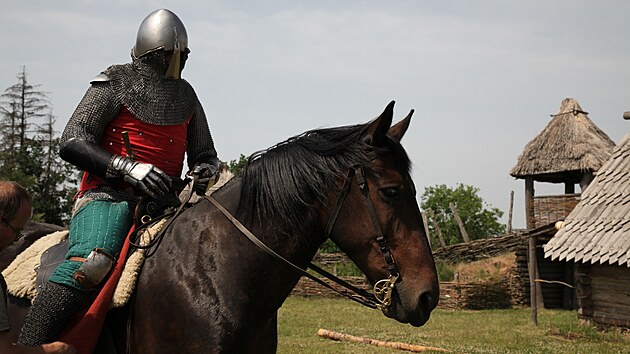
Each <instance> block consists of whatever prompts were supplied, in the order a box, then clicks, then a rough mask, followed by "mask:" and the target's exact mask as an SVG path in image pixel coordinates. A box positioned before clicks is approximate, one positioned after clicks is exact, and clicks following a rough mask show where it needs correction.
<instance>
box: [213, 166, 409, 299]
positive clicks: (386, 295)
mask: <svg viewBox="0 0 630 354" xmlns="http://www.w3.org/2000/svg"><path fill="white" fill-rule="evenodd" d="M355 177H356V180H357V186H358V187H359V189H360V190H361V192H362V193H363V195H364V197H365V200H366V204H367V208H368V211H369V214H370V219H371V221H372V225H373V226H374V230H375V231H376V242H377V243H378V246H379V248H380V250H381V253H382V254H383V257H384V258H385V262H386V264H387V269H388V271H389V276H388V277H387V278H386V279H381V280H379V281H377V282H376V284H374V289H373V294H371V293H369V292H367V291H365V290H364V289H360V288H357V287H355V286H353V285H351V284H349V283H347V282H345V281H344V280H342V279H340V278H338V277H337V276H335V275H333V274H331V273H329V272H327V271H325V270H323V269H322V268H320V267H318V266H316V265H315V264H313V263H311V264H310V265H309V266H308V268H310V269H312V270H313V271H315V272H317V273H319V274H320V275H322V276H323V277H325V278H327V279H329V280H331V281H333V282H335V283H337V284H338V285H340V286H342V287H343V288H345V290H344V289H341V290H340V289H337V288H335V287H333V286H332V285H330V284H328V283H327V282H325V281H323V280H321V279H320V278H318V277H316V276H314V275H313V274H311V273H309V272H307V271H306V270H304V269H302V268H301V267H299V266H297V265H295V264H293V263H291V262H290V261H289V260H287V259H285V258H284V257H282V256H280V255H279V254H278V253H276V252H275V251H273V250H272V249H270V248H269V247H268V246H267V245H265V244H264V243H263V242H262V241H260V240H259V239H258V238H257V237H256V236H255V235H254V234H253V233H251V232H250V231H249V230H248V229H247V228H246V227H245V226H244V225H243V224H242V223H241V222H240V221H239V220H238V219H236V218H235V217H234V216H232V214H230V212H229V211H228V210H226V209H225V208H224V207H223V206H222V205H221V204H220V203H219V202H218V201H217V200H216V199H214V198H213V197H212V196H205V199H207V200H209V201H210V202H211V203H212V204H214V206H215V207H216V208H217V209H219V211H221V212H222V213H223V215H224V216H225V217H226V218H227V219H228V220H230V221H231V222H232V224H234V226H236V227H237V228H238V229H239V230H240V231H241V232H242V233H243V234H244V235H245V236H247V238H248V239H249V240H250V241H252V242H253V243H254V244H255V245H256V246H257V247H258V248H260V249H261V250H263V251H264V252H266V253H267V254H269V255H271V256H273V257H274V258H276V259H278V260H280V261H282V262H283V263H285V264H286V265H288V266H290V267H291V268H293V269H295V270H296V271H298V272H299V273H301V275H303V276H306V277H307V278H309V279H311V280H313V281H315V282H317V283H319V284H321V285H322V286H325V287H327V288H329V289H331V290H333V291H335V292H337V293H339V294H341V295H342V296H345V297H347V298H349V299H351V300H353V301H356V302H358V303H360V304H363V305H365V306H367V307H370V308H378V309H380V310H383V311H384V310H385V309H387V308H388V307H389V306H390V304H391V298H392V294H393V290H394V288H395V285H396V282H397V281H398V278H399V276H400V273H399V272H398V268H397V267H396V263H395V262H394V257H393V255H392V253H391V250H390V248H389V246H388V244H387V240H386V238H385V235H384V234H383V230H382V228H381V225H380V223H379V222H378V219H377V217H376V210H375V209H374V204H373V203H372V198H371V197H370V191H369V187H368V183H367V179H366V178H365V173H364V171H363V167H352V168H350V169H349V170H348V172H347V174H346V177H345V179H344V182H343V185H342V187H341V190H340V193H339V196H338V197H337V201H336V203H335V209H333V213H332V214H331V216H330V219H329V220H328V222H327V223H326V230H325V235H326V238H328V237H330V236H331V233H332V229H333V228H334V226H335V224H336V223H337V219H338V217H339V213H340V211H341V208H342V207H343V204H344V202H345V200H346V197H347V196H348V194H349V192H350V188H351V186H352V181H353V180H354V179H355ZM348 290H349V291H350V292H348Z"/></svg>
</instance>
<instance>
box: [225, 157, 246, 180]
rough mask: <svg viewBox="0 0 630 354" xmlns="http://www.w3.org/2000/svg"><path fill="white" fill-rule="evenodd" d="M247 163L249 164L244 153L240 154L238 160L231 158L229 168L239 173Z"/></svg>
mask: <svg viewBox="0 0 630 354" xmlns="http://www.w3.org/2000/svg"><path fill="white" fill-rule="evenodd" d="M245 165H247V157H246V156H245V155H243V154H241V155H240V156H239V158H238V161H236V160H230V162H228V163H227V167H228V170H230V172H232V173H233V174H234V175H238V174H239V172H241V170H242V169H243V168H244V167H245Z"/></svg>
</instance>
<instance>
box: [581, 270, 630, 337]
mask: <svg viewBox="0 0 630 354" xmlns="http://www.w3.org/2000/svg"><path fill="white" fill-rule="evenodd" d="M576 284H577V287H578V289H577V294H578V296H577V298H578V306H579V308H578V317H579V318H580V319H581V320H583V321H586V322H590V323H593V324H596V325H600V326H604V327H606V326H619V327H625V328H630V268H628V267H626V266H613V265H599V264H592V265H585V264H579V265H578V268H577V277H576Z"/></svg>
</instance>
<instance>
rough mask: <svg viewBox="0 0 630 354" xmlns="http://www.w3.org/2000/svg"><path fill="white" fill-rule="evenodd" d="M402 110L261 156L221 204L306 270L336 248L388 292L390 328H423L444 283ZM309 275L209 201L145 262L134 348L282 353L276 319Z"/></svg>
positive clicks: (134, 307)
mask: <svg viewBox="0 0 630 354" xmlns="http://www.w3.org/2000/svg"><path fill="white" fill-rule="evenodd" d="M393 106H394V102H391V103H390V104H389V105H388V106H387V108H386V109H385V111H384V112H383V113H382V114H381V115H380V116H379V117H378V118H376V119H374V120H373V121H371V122H369V123H366V124H360V125H354V126H346V127H339V128H330V129H319V130H313V131H308V132H306V133H303V134H301V135H299V136H296V137H293V138H290V139H288V140H287V141H285V142H282V143H280V144H277V145H275V146H274V147H272V148H269V149H267V150H265V151H262V152H259V153H256V154H254V155H252V156H251V157H250V160H249V163H248V165H247V166H246V168H245V169H244V170H243V172H242V173H241V174H240V175H239V176H238V177H236V178H234V179H233V180H231V181H230V182H228V183H227V184H226V185H225V186H223V187H222V188H221V189H219V190H218V191H216V192H215V193H214V194H213V197H214V198H215V199H216V201H218V202H219V203H220V205H222V206H223V207H225V209H227V210H228V211H229V212H230V213H231V214H232V215H234V216H236V219H238V220H239V221H240V223H242V225H244V226H245V227H247V229H249V230H250V231H251V232H252V233H253V234H254V235H256V237H257V238H258V239H259V240H260V241H261V242H262V243H264V244H265V245H266V246H268V247H269V248H270V249H272V250H274V251H275V252H277V253H278V254H279V255H281V256H282V257H284V258H285V259H287V260H288V261H290V262H292V263H293V264H295V265H297V266H298V267H301V268H305V267H307V266H308V265H309V263H310V261H311V260H312V258H313V256H314V255H315V253H316V251H317V249H318V247H319V246H320V245H321V243H322V242H324V241H325V240H326V238H330V239H332V241H334V242H335V243H336V244H337V245H338V246H339V247H340V249H341V250H343V252H345V253H346V254H347V255H348V256H349V257H350V258H351V259H352V261H353V262H355V263H356V264H357V266H358V267H359V268H360V269H361V271H363V273H365V275H366V276H367V278H368V279H369V281H370V282H371V283H372V284H377V283H379V284H381V287H380V288H379V289H380V290H382V289H385V296H382V295H380V296H379V298H381V300H382V302H383V304H382V305H381V306H380V308H381V310H382V311H383V313H384V314H385V315H386V316H387V317H391V318H393V319H396V320H397V321H400V322H403V323H409V324H411V325H413V326H421V325H423V324H424V323H425V322H426V321H427V320H428V319H429V315H430V313H431V311H432V310H433V309H434V308H435V306H436V304H437V302H438V298H439V296H438V292H439V290H438V281H437V276H436V271H435V265H434V262H433V257H432V254H431V250H430V248H429V245H428V241H427V237H426V235H425V233H424V227H423V224H422V218H421V216H420V212H419V208H418V205H417V202H416V199H415V192H416V191H415V188H414V185H413V183H412V180H411V178H410V174H409V170H410V161H409V159H408V157H407V154H406V152H405V151H404V149H403V148H402V146H401V144H400V140H401V138H402V137H403V135H404V134H405V132H406V130H407V128H408V127H409V122H410V120H411V114H412V113H413V111H412V112H411V113H410V114H409V115H408V116H407V117H406V118H405V119H403V120H402V121H401V122H399V123H397V124H396V125H394V126H391V124H392V114H393ZM237 223H238V222H237ZM301 275H302V274H301V273H300V272H299V271H297V270H296V269H295V268H292V267H290V266H288V265H287V264H286V263H285V262H283V261H281V260H279V259H278V258H275V257H273V256H271V255H270V254H269V253H266V252H264V251H263V250H262V249H261V248H260V247H257V246H256V245H255V244H254V243H253V242H252V241H251V240H249V239H248V238H247V237H245V236H244V234H243V232H241V231H239V229H237V227H236V226H235V224H234V223H233V222H231V221H230V220H229V218H228V217H226V215H224V214H223V213H222V212H221V211H220V210H219V209H218V207H217V206H216V205H215V204H213V203H211V202H210V201H209V200H202V201H201V202H199V203H197V204H195V205H194V206H193V207H191V208H189V209H187V210H185V211H184V212H183V213H181V215H180V216H179V217H178V218H177V219H175V221H174V222H173V223H172V225H171V226H170V228H169V229H168V230H167V231H166V232H165V234H164V238H163V240H162V242H161V244H160V246H159V248H158V249H157V250H156V252H155V254H154V255H153V256H152V257H150V258H148V259H147V260H146V261H145V264H144V268H143V269H142V273H141V275H140V277H139V281H138V287H137V289H136V294H135V296H134V297H133V298H132V304H131V305H130V308H131V311H130V312H129V313H130V315H129V319H130V324H131V325H130V327H129V329H128V333H129V338H127V345H128V349H129V351H130V352H131V353H274V352H275V351H276V347H277V321H276V320H277V311H278V309H279V308H280V306H281V305H282V303H283V302H284V300H285V299H286V298H287V296H288V295H289V293H290V292H291V290H292V289H293V287H294V286H295V284H296V283H297V282H298V280H299V279H300V277H301ZM379 281H380V282H379ZM383 284H384V286H382V285H383ZM388 289H389V290H390V292H388ZM383 297H384V299H383ZM119 329H120V327H119ZM121 332H123V333H124V332H125V330H123V331H121ZM123 352H124V351H123Z"/></svg>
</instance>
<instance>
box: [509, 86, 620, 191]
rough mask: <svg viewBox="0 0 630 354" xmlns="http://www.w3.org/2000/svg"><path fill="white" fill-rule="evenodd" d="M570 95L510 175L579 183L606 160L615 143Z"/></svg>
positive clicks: (526, 149)
mask: <svg viewBox="0 0 630 354" xmlns="http://www.w3.org/2000/svg"><path fill="white" fill-rule="evenodd" d="M587 114H588V113H587V112H584V111H583V110H582V107H580V105H579V104H578V103H577V101H576V100H575V99H573V98H565V99H564V100H563V101H562V104H561V105H560V110H559V111H558V113H557V114H555V115H553V116H552V117H553V119H551V121H550V122H549V124H547V126H546V127H545V129H544V130H543V131H541V132H540V133H539V134H538V135H537V136H536V137H535V138H534V139H533V140H532V141H530V142H529V143H528V144H527V146H525V150H523V153H521V156H519V158H518V162H517V164H516V166H514V168H512V171H510V175H512V176H514V177H516V178H525V177H530V176H531V177H533V178H534V180H536V181H541V182H552V183H562V182H570V183H579V182H580V179H581V178H582V175H583V174H584V173H585V172H588V171H592V172H595V171H597V170H598V169H599V168H600V167H601V166H602V165H603V164H604V162H606V160H608V158H609V157H610V154H611V152H612V150H613V148H614V147H615V143H614V142H613V141H612V140H611V139H610V138H609V137H608V135H606V133H604V132H603V131H602V130H601V129H599V128H598V127H597V126H596V125H595V124H594V123H593V122H592V121H591V120H590V119H589V118H588V116H587Z"/></svg>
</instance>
